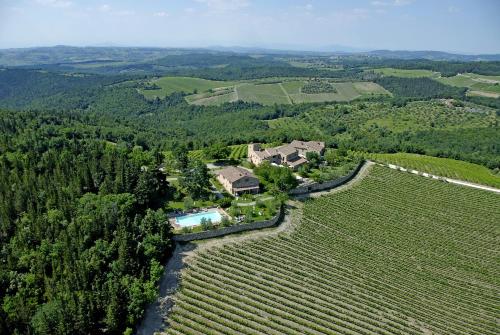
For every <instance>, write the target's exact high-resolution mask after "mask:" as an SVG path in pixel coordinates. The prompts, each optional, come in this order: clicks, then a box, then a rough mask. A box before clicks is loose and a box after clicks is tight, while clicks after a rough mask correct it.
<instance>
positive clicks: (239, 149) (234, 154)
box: [229, 144, 248, 160]
mask: <svg viewBox="0 0 500 335" xmlns="http://www.w3.org/2000/svg"><path fill="white" fill-rule="evenodd" d="M230 148H231V153H230V154H229V159H234V160H240V159H243V158H246V157H247V153H248V145H247V144H238V145H231V146H230Z"/></svg>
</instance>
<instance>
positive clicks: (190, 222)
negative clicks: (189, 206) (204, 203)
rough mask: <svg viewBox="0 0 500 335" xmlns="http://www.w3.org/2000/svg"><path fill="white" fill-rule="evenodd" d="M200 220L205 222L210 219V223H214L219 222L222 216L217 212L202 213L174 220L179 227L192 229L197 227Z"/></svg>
mask: <svg viewBox="0 0 500 335" xmlns="http://www.w3.org/2000/svg"><path fill="white" fill-rule="evenodd" d="M202 218H205V219H207V220H208V219H210V220H212V223H216V222H220V221H221V219H222V216H221V215H220V213H219V212H218V211H207V212H203V213H197V214H189V215H183V216H178V217H177V218H176V223H177V224H178V225H179V226H181V227H192V226H197V225H199V224H200V222H201V219H202Z"/></svg>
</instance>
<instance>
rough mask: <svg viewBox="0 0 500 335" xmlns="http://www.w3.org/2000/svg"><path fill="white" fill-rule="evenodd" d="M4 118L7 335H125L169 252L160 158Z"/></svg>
mask: <svg viewBox="0 0 500 335" xmlns="http://www.w3.org/2000/svg"><path fill="white" fill-rule="evenodd" d="M71 123H72V121H71V120H68V119H66V120H65V119H61V118H60V117H57V116H42V115H38V114H35V113H26V114H25V113H22V112H17V113H9V112H4V111H2V112H0V130H1V134H2V137H1V146H0V147H1V151H0V201H1V203H2V206H0V222H1V225H0V242H1V245H2V264H3V266H2V268H1V270H0V282H1V284H0V296H1V297H2V310H1V312H0V315H1V322H0V330H1V333H14V334H16V333H33V332H34V333H37V334H55V333H58V334H89V333H100V332H108V333H113V334H118V333H121V332H122V331H123V330H124V329H125V328H126V327H127V326H128V327H134V325H135V324H136V322H137V321H138V320H140V318H141V316H142V313H143V309H144V307H145V305H146V304H147V303H148V302H149V301H151V300H152V299H153V298H154V297H155V295H156V282H157V281H158V279H159V277H160V275H161V273H162V267H161V265H160V264H161V263H162V262H163V261H164V260H165V259H166V257H168V254H169V250H170V248H171V242H170V235H171V233H170V229H171V228H170V226H169V224H168V222H167V221H166V216H165V213H163V211H162V210H161V209H159V210H155V208H158V201H160V200H161V198H162V197H164V196H165V195H166V194H167V192H168V185H167V183H166V181H165V178H164V177H163V176H162V175H161V173H159V172H158V171H157V170H156V166H157V165H158V162H159V161H161V160H162V156H161V154H159V153H155V151H143V150H142V149H141V148H139V147H134V148H132V147H129V146H124V145H110V144H108V143H106V142H105V141H102V140H97V139H86V138H81V137H80V136H79V134H77V132H74V131H72V130H71V126H70V124H71Z"/></svg>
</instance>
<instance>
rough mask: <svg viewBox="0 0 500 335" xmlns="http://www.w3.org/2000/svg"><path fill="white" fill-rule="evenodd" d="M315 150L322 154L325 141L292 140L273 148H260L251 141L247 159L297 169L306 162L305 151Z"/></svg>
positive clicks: (256, 162)
mask: <svg viewBox="0 0 500 335" xmlns="http://www.w3.org/2000/svg"><path fill="white" fill-rule="evenodd" d="M308 152H316V153H317V154H319V155H320V156H322V155H323V154H324V152H325V143H324V142H317V141H308V142H304V141H292V143H290V144H285V145H282V146H279V147H275V148H266V149H261V147H260V144H258V143H252V144H250V145H249V146H248V159H249V160H250V162H252V163H253V164H255V165H260V164H262V162H264V161H269V162H270V163H274V164H278V165H285V166H288V167H290V168H292V169H294V170H297V169H298V168H299V167H300V166H301V165H303V164H305V163H307V159H306V156H307V153H308Z"/></svg>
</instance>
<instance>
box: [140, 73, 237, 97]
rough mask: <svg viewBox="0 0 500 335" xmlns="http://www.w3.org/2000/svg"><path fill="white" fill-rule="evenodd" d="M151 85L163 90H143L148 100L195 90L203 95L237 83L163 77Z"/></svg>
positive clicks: (153, 81)
mask: <svg viewBox="0 0 500 335" xmlns="http://www.w3.org/2000/svg"><path fill="white" fill-rule="evenodd" d="M151 83H152V84H155V85H157V86H159V87H161V89H159V90H144V89H141V90H140V92H141V94H143V95H144V96H145V97H147V98H155V97H160V98H164V97H165V96H167V95H169V94H172V93H174V92H185V93H193V91H194V90H197V91H198V92H200V93H201V92H206V91H208V90H210V89H216V88H220V87H229V86H233V85H234V84H235V82H232V81H215V80H206V79H201V78H190V77H162V78H159V79H155V80H152V81H151Z"/></svg>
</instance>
